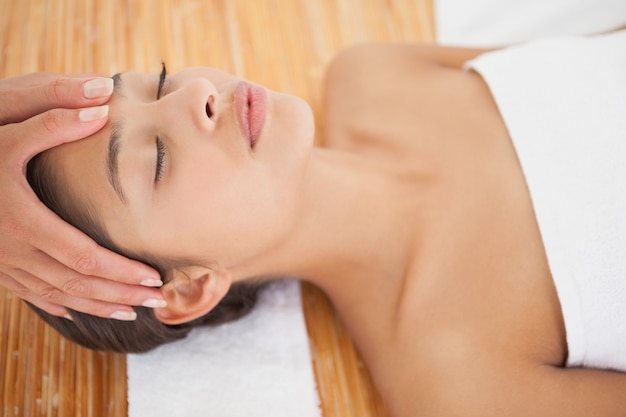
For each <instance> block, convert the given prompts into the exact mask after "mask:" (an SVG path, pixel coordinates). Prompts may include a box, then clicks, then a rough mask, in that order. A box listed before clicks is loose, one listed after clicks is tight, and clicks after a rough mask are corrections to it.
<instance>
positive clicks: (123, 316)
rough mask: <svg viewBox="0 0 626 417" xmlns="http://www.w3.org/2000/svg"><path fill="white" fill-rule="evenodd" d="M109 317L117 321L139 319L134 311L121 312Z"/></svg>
mask: <svg viewBox="0 0 626 417" xmlns="http://www.w3.org/2000/svg"><path fill="white" fill-rule="evenodd" d="M109 317H111V318H112V319H116V320H124V321H133V320H136V319H137V313H135V312H134V311H124V310H120V311H116V312H115V313H113V314H111V315H110V316H109Z"/></svg>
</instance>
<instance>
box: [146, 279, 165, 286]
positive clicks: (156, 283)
mask: <svg viewBox="0 0 626 417" xmlns="http://www.w3.org/2000/svg"><path fill="white" fill-rule="evenodd" d="M141 285H143V286H144V287H161V286H163V281H161V280H160V279H154V278H148V279H144V280H143V281H141Z"/></svg>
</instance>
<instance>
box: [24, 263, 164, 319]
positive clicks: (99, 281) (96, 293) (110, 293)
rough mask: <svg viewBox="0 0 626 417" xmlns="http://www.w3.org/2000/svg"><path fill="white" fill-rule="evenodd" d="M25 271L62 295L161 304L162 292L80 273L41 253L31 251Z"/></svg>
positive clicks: (125, 303)
mask: <svg viewBox="0 0 626 417" xmlns="http://www.w3.org/2000/svg"><path fill="white" fill-rule="evenodd" d="M28 272H29V273H30V274H32V275H34V276H38V277H41V278H42V281H45V282H46V283H48V284H50V285H52V286H54V287H55V288H57V289H58V290H59V291H60V292H61V293H62V294H64V295H66V296H70V297H75V298H81V299H92V300H99V301H104V302H110V303H115V304H119V305H135V306H140V305H142V306H144V307H164V301H163V295H162V294H161V291H160V290H158V289H153V288H146V287H141V286H138V285H130V284H123V283H120V282H116V281H112V280H109V279H103V278H100V277H96V276H87V275H82V274H80V273H78V272H76V271H75V270H72V269H70V268H68V267H66V266H65V265H63V264H61V263H59V262H58V261H56V260H54V259H53V258H51V257H49V256H48V255H47V254H45V253H43V252H37V253H35V254H33V256H32V257H31V259H30V261H29V270H28ZM50 301H53V300H50Z"/></svg>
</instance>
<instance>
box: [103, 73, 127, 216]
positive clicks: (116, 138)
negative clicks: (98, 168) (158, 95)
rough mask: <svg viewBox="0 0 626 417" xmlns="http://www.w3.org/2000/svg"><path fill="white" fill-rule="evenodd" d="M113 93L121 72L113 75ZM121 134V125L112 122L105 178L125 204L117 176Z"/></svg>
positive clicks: (118, 85) (118, 84) (119, 84)
mask: <svg viewBox="0 0 626 417" xmlns="http://www.w3.org/2000/svg"><path fill="white" fill-rule="evenodd" d="M112 78H113V93H114V94H115V93H118V94H119V90H120V87H121V85H122V74H121V73H117V74H115V75H114V76H113V77H112ZM121 136H122V125H121V124H120V123H113V124H112V126H111V136H110V137H109V150H108V152H107V160H106V162H107V179H108V180H109V183H110V184H111V186H112V187H113V189H114V190H115V193H116V194H117V196H118V197H119V198H120V200H121V201H122V203H124V205H126V204H127V201H128V200H127V199H126V194H125V193H124V190H123V189H122V184H121V182H120V176H119V164H118V156H119V153H120V145H121V144H120V138H121Z"/></svg>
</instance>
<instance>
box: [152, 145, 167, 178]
mask: <svg viewBox="0 0 626 417" xmlns="http://www.w3.org/2000/svg"><path fill="white" fill-rule="evenodd" d="M156 150H157V158H156V171H155V174H154V184H155V185H156V184H157V183H158V182H159V181H161V179H162V178H163V171H164V167H165V144H164V143H163V140H162V139H161V138H160V137H158V136H157V138H156Z"/></svg>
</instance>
